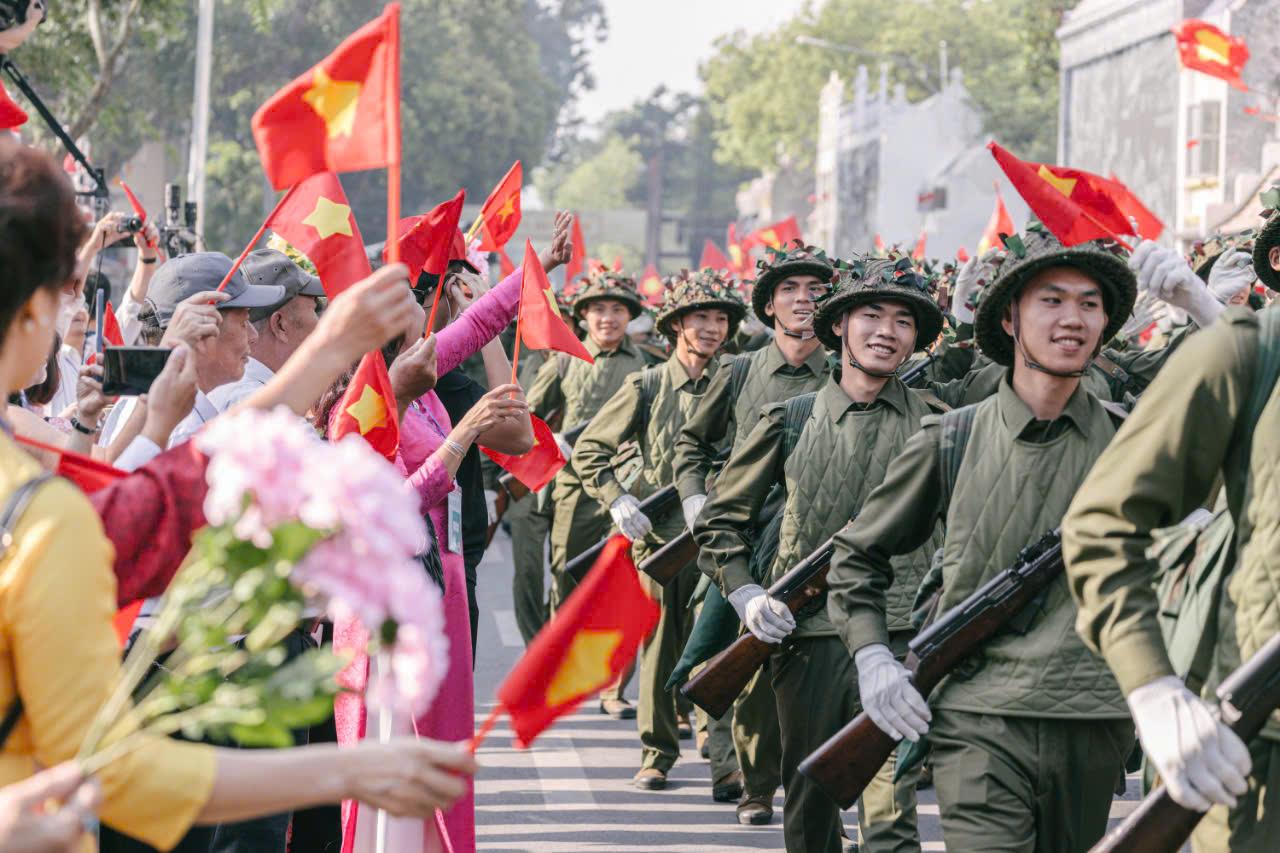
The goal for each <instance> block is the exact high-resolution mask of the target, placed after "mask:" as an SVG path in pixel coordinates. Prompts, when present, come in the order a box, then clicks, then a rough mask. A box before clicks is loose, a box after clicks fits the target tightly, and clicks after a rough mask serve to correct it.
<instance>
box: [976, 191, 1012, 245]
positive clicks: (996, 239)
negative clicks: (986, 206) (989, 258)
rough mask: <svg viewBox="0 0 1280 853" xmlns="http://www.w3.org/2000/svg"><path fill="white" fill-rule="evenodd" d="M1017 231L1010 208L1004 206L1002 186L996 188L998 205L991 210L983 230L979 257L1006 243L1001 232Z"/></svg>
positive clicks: (979, 243) (1010, 232)
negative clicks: (1002, 239)
mask: <svg viewBox="0 0 1280 853" xmlns="http://www.w3.org/2000/svg"><path fill="white" fill-rule="evenodd" d="M1016 233H1017V231H1016V230H1015V229H1014V227H1013V217H1012V216H1010V215H1009V208H1007V207H1005V206H1004V197H1003V196H1001V195H1000V188H999V187H997V188H996V206H995V207H994V208H992V210H991V218H990V219H988V220H987V227H986V228H985V229H984V230H983V232H982V239H980V240H979V241H978V257H982V256H983V255H984V254H986V252H987V251H988V250H989V249H993V248H999V247H1000V246H1003V245H1004V244H1003V243H1002V242H1001V240H1000V235H1001V234H1016Z"/></svg>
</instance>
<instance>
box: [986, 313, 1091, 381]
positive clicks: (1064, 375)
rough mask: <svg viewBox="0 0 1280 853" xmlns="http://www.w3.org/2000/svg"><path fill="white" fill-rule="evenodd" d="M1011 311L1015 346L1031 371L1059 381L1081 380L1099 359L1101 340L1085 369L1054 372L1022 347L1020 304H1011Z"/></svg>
mask: <svg viewBox="0 0 1280 853" xmlns="http://www.w3.org/2000/svg"><path fill="white" fill-rule="evenodd" d="M1009 311H1010V313H1011V314H1012V315H1013V345H1014V346H1016V347H1017V348H1018V353H1019V354H1020V355H1021V356H1022V363H1023V364H1025V365H1026V366H1027V367H1028V368H1029V369H1031V370H1038V371H1040V372H1041V373H1047V374H1049V375H1050V376H1056V377H1058V378H1059V379H1079V378H1080V377H1081V376H1084V375H1085V373H1086V372H1088V370H1089V365H1090V364H1092V363H1093V360H1094V359H1095V358H1097V357H1098V353H1100V352H1102V340H1101V338H1099V340H1098V345H1097V346H1096V347H1095V348H1094V350H1093V355H1091V356H1089V360H1088V361H1087V362H1085V365H1084V367H1082V368H1080V369H1079V370H1052V369H1050V368H1048V367H1045V366H1044V365H1043V364H1041V363H1040V362H1038V361H1036V360H1035V359H1033V358H1032V357H1031V354H1030V353H1028V352H1027V348H1026V347H1024V346H1023V345H1022V321H1021V319H1020V318H1019V317H1018V303H1016V302H1010V303H1009Z"/></svg>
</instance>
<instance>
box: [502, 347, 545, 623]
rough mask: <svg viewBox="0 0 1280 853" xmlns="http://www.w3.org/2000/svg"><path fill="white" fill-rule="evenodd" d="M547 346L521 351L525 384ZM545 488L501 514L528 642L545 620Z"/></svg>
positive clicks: (539, 365)
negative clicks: (509, 546) (505, 523)
mask: <svg viewBox="0 0 1280 853" xmlns="http://www.w3.org/2000/svg"><path fill="white" fill-rule="evenodd" d="M547 355H548V353H547V351H546V350H529V351H526V352H522V353H520V364H519V367H518V370H519V377H518V378H519V380H520V384H521V385H522V386H523V387H525V388H530V387H532V385H533V383H534V381H535V378H536V376H537V374H538V372H539V370H540V369H541V368H542V366H543V365H544V364H545V363H546V362H547V361H548V358H547ZM548 498H549V496H548V495H547V490H546V489H543V490H542V491H541V492H537V493H535V494H530V495H525V496H524V497H523V498H521V499H520V500H518V501H516V502H515V503H513V504H511V505H510V506H508V507H507V512H506V514H505V515H504V516H503V518H504V520H505V521H506V522H507V523H508V525H509V526H510V529H511V562H512V565H513V566H514V569H515V574H514V575H513V577H512V580H511V600H512V602H513V604H514V607H515V612H516V625H517V626H518V627H519V629H520V636H521V637H523V638H524V642H525V645H528V644H529V643H530V642H531V641H532V640H533V638H534V636H535V635H537V633H538V632H539V631H541V630H542V626H543V625H544V624H545V623H546V621H547V598H546V595H547V594H546V590H545V589H544V588H543V584H544V580H543V578H544V576H545V573H546V564H547V537H548V536H549V535H550V533H551V502H550V500H549V499H548Z"/></svg>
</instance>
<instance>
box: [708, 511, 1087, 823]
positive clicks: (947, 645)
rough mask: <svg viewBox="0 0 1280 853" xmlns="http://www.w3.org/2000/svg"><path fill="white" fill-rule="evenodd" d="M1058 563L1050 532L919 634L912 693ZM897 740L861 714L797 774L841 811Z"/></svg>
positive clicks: (1009, 616) (1039, 586) (1056, 534)
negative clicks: (824, 792) (822, 793)
mask: <svg viewBox="0 0 1280 853" xmlns="http://www.w3.org/2000/svg"><path fill="white" fill-rule="evenodd" d="M1063 568H1064V564H1063V562H1062V535H1061V532H1060V530H1057V529H1055V530H1053V531H1051V532H1049V533H1046V534H1045V535H1044V536H1042V537H1041V538H1040V540H1039V541H1038V542H1036V543H1034V544H1033V545H1029V546H1027V547H1026V548H1023V549H1022V552H1021V553H1019V554H1018V559H1017V560H1016V561H1014V564H1013V565H1012V566H1010V567H1009V568H1007V569H1005V570H1004V571H1002V572H1000V574H998V575H996V576H995V577H993V578H991V580H989V581H987V582H986V583H984V584H983V585H982V586H980V587H978V589H976V590H975V591H974V592H973V593H972V594H971V595H969V597H968V598H966V599H965V600H964V601H962V602H960V603H959V604H957V605H956V606H955V607H953V608H951V609H950V610H948V611H947V612H946V613H944V614H942V616H941V617H939V618H938V620H937V621H936V622H934V623H933V624H932V625H930V626H929V627H927V628H925V629H924V630H923V631H921V632H920V633H919V634H918V635H917V636H916V638H915V639H914V640H912V641H911V643H910V645H909V646H908V648H909V649H910V651H909V652H908V653H907V661H906V667H907V669H909V670H910V671H911V675H912V681H914V682H915V686H916V689H917V690H919V691H920V695H921V696H924V697H926V698H927V697H928V696H929V694H930V693H931V692H932V691H933V688H934V687H936V686H937V685H938V682H939V681H941V680H942V679H943V678H944V677H945V676H946V675H947V674H948V673H950V672H951V671H952V670H953V669H955V668H956V667H957V666H958V665H959V664H960V663H961V662H963V661H964V660H965V659H966V658H967V657H969V655H971V654H973V653H974V652H975V651H977V650H978V649H979V648H981V646H982V645H983V643H985V642H986V641H987V640H989V639H990V638H991V637H992V636H994V635H995V634H996V632H998V631H999V630H1000V629H1001V628H1003V627H1004V626H1005V625H1006V624H1007V623H1009V622H1010V621H1012V620H1013V619H1015V617H1018V616H1019V615H1020V614H1022V613H1024V608H1026V606H1027V605H1028V604H1029V603H1031V602H1032V601H1034V600H1035V599H1036V598H1037V596H1039V595H1040V594H1041V593H1042V592H1043V591H1044V590H1045V589H1046V588H1048V586H1049V584H1051V583H1052V582H1053V581H1054V579H1056V578H1057V577H1058V576H1059V575H1061V574H1062V571H1063ZM704 674H705V673H704ZM897 745H898V742H897V741H896V740H894V739H893V738H892V737H890V736H889V735H887V734H885V732H884V731H882V730H881V728H880V727H879V726H877V725H876V724H875V723H873V722H872V721H871V718H870V717H868V716H867V714H866V712H865V711H864V712H862V713H861V714H859V715H858V716H857V717H855V718H854V720H853V722H851V723H849V724H848V725H846V726H845V727H844V728H843V729H841V730H840V731H838V732H836V733H835V735H833V736H832V737H831V738H830V739H828V740H827V742H826V743H824V744H823V745H822V746H820V747H818V749H817V751H815V752H814V753H813V754H812V755H810V756H809V757H808V758H806V759H805V760H804V761H802V762H801V763H800V772H801V773H803V774H804V775H806V776H808V777H809V778H810V779H812V780H813V781H815V782H817V783H818V784H819V785H820V786H822V789H823V790H824V791H826V792H827V794H828V795H829V796H830V797H831V799H833V800H835V802H836V803H838V804H839V805H840V807H841V808H845V809H847V808H849V807H850V806H852V805H853V803H854V802H855V801H856V800H857V799H858V797H860V796H862V791H863V789H864V788H866V787H867V784H868V783H869V782H870V781H871V780H872V779H873V778H874V777H875V775H876V773H877V772H878V771H879V770H880V767H881V766H882V765H883V764H884V763H885V761H887V760H888V759H889V756H890V754H892V753H893V750H894V747H896V746H897Z"/></svg>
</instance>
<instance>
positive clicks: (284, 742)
mask: <svg viewBox="0 0 1280 853" xmlns="http://www.w3.org/2000/svg"><path fill="white" fill-rule="evenodd" d="M230 734H231V737H232V739H233V740H235V742H236V743H238V744H240V745H241V746H248V747H262V748H268V749H288V748H289V747H291V746H293V745H294V743H293V733H292V732H291V731H289V729H288V728H287V727H286V726H283V725H281V724H280V723H278V722H276V721H274V720H268V721H267V722H265V723H262V724H261V725H257V726H243V725H241V726H232V727H231V730H230Z"/></svg>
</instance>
